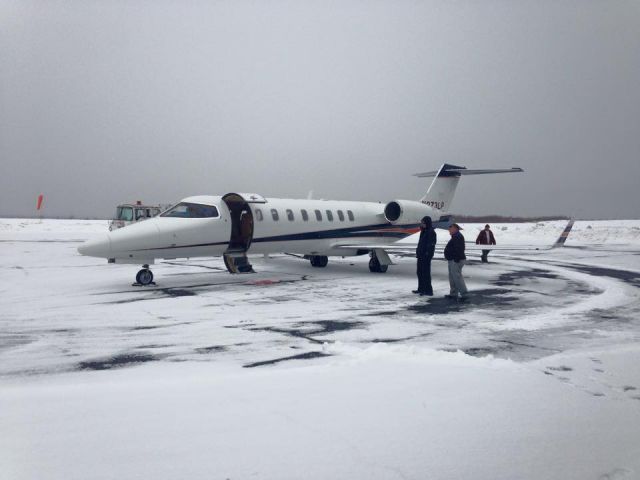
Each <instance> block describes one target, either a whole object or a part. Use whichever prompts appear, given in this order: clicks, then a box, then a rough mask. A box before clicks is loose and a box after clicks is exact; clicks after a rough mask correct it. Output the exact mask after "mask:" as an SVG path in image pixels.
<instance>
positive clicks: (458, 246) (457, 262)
mask: <svg viewBox="0 0 640 480" xmlns="http://www.w3.org/2000/svg"><path fill="white" fill-rule="evenodd" d="M460 230H462V228H460V225H458V224H457V223H452V224H451V226H450V227H449V234H450V235H451V239H450V240H449V243H447V246H446V247H445V248H444V258H446V259H447V261H448V262H447V263H448V264H449V287H450V292H449V295H445V297H446V298H450V299H457V298H458V294H459V295H460V300H462V301H464V300H466V298H467V294H468V290H467V285H466V284H465V283H464V278H462V267H464V263H465V260H466V259H467V257H466V255H465V254H464V237H463V236H462V233H460Z"/></svg>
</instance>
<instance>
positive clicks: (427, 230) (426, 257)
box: [413, 217, 437, 296]
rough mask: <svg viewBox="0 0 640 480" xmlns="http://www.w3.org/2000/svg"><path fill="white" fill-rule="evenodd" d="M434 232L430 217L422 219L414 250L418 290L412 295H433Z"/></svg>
mask: <svg viewBox="0 0 640 480" xmlns="http://www.w3.org/2000/svg"><path fill="white" fill-rule="evenodd" d="M436 241H437V236H436V231H435V230H434V229H433V225H432V223H431V217H423V218H422V220H421V222H420V240H419V241H418V248H416V258H417V259H418V289H417V290H414V291H413V293H419V294H420V295H429V296H431V295H433V287H431V259H432V258H433V254H434V253H435V250H436Z"/></svg>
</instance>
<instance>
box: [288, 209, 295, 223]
mask: <svg viewBox="0 0 640 480" xmlns="http://www.w3.org/2000/svg"><path fill="white" fill-rule="evenodd" d="M287 219H289V221H290V222H293V220H294V218H293V210H289V209H288V208H287Z"/></svg>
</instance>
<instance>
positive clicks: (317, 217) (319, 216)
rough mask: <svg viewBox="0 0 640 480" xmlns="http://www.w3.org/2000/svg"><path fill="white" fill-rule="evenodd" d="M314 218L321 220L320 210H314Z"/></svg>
mask: <svg viewBox="0 0 640 480" xmlns="http://www.w3.org/2000/svg"><path fill="white" fill-rule="evenodd" d="M316 220H317V221H319V222H321V221H322V212H320V210H316Z"/></svg>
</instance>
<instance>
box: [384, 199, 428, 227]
mask: <svg viewBox="0 0 640 480" xmlns="http://www.w3.org/2000/svg"><path fill="white" fill-rule="evenodd" d="M426 215H429V216H430V217H432V218H433V219H434V220H435V219H436V218H437V217H439V215H436V212H434V210H433V208H431V207H430V206H428V205H425V204H424V203H421V202H415V201H412V200H393V201H391V202H389V203H387V205H386V206H385V207H384V217H385V218H386V219H387V221H388V222H390V223H393V224H396V223H406V224H409V223H420V220H422V217H424V216H426Z"/></svg>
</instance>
